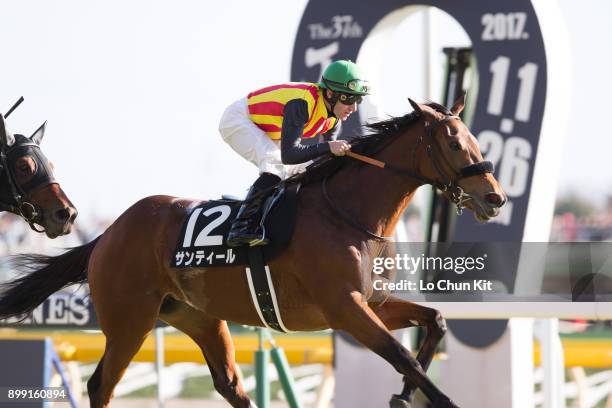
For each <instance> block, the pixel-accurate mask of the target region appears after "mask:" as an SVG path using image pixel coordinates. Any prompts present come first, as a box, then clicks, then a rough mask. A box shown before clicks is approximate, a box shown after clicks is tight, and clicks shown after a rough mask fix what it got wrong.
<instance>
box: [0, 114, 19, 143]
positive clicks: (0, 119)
mask: <svg viewBox="0 0 612 408" xmlns="http://www.w3.org/2000/svg"><path fill="white" fill-rule="evenodd" d="M13 143H15V136H13V135H12V133H11V132H9V131H8V130H6V125H5V123H4V116H3V115H2V114H0V144H1V145H2V146H7V147H8V146H12V145H13Z"/></svg>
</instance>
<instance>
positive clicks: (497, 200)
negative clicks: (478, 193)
mask: <svg viewBox="0 0 612 408" xmlns="http://www.w3.org/2000/svg"><path fill="white" fill-rule="evenodd" d="M485 200H486V201H487V203H489V204H491V205H494V206H495V207H501V206H502V205H504V204H505V202H506V200H504V197H502V195H501V194H497V193H487V194H485Z"/></svg>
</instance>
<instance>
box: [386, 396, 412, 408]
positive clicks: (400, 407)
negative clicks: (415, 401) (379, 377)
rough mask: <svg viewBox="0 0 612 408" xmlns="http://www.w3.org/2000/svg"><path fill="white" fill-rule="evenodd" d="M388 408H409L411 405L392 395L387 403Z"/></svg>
mask: <svg viewBox="0 0 612 408" xmlns="http://www.w3.org/2000/svg"><path fill="white" fill-rule="evenodd" d="M389 407H390V408H411V407H412V404H410V402H408V401H406V400H405V399H403V398H402V397H401V396H400V395H397V394H394V395H393V396H392V397H391V401H389Z"/></svg>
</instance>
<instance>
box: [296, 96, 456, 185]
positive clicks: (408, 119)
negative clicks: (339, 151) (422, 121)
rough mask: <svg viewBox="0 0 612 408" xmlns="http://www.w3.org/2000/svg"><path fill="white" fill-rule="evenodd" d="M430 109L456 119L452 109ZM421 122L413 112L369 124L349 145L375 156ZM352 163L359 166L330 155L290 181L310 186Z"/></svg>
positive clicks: (364, 126)
mask: <svg viewBox="0 0 612 408" xmlns="http://www.w3.org/2000/svg"><path fill="white" fill-rule="evenodd" d="M426 105H427V106H429V107H430V108H432V109H434V110H435V111H436V112H440V113H442V114H444V115H452V113H451V112H450V111H449V110H448V108H446V107H445V106H443V105H440V104H439V103H436V102H431V101H428V102H427V103H426ZM418 119H419V114H418V112H416V111H413V112H410V113H407V114H405V115H403V116H396V117H394V116H390V117H389V118H387V119H383V120H380V121H377V122H372V123H367V124H365V125H363V126H362V129H365V130H366V133H365V134H364V135H354V136H353V137H351V138H349V139H348V140H347V141H348V142H349V143H350V144H351V151H353V152H355V153H359V154H363V155H368V154H373V153H375V152H376V151H378V150H379V149H381V148H382V147H384V146H385V144H386V142H388V141H389V140H391V139H392V138H394V137H396V136H399V135H400V134H402V133H404V131H406V130H407V129H408V128H410V127H411V126H412V125H414V124H415V123H416V122H417V121H418ZM351 163H355V160H352V159H351V158H350V157H346V156H333V155H329V156H327V155H326V156H323V157H321V158H319V159H316V160H315V161H314V162H313V163H312V164H311V165H310V166H308V167H307V168H306V171H305V172H303V173H299V174H296V175H294V176H292V177H290V178H288V179H287V180H286V181H288V182H293V181H296V182H301V183H302V184H308V183H310V182H314V181H317V180H320V179H322V178H324V177H327V176H331V175H332V174H334V173H336V172H337V171H339V170H340V169H341V168H343V167H346V166H347V165H349V164H351ZM360 164H362V163H360Z"/></svg>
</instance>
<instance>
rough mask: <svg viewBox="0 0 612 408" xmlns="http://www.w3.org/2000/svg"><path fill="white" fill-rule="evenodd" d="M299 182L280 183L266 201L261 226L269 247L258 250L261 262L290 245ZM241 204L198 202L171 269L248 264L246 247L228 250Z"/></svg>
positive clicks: (222, 200)
mask: <svg viewBox="0 0 612 408" xmlns="http://www.w3.org/2000/svg"><path fill="white" fill-rule="evenodd" d="M300 186H301V184H300V183H291V184H289V185H285V184H284V183H281V184H279V186H277V188H276V189H275V190H273V191H272V192H271V195H270V196H269V197H268V198H267V199H266V201H265V204H264V205H263V210H262V220H261V226H262V230H263V231H264V233H265V236H266V237H268V238H269V239H270V244H268V245H265V246H262V247H259V248H261V253H262V257H263V261H264V262H266V263H267V262H269V261H271V260H272V259H274V258H275V257H276V256H278V255H279V254H280V253H281V252H282V251H283V250H284V249H285V248H286V247H287V245H288V244H289V241H290V240H291V236H292V235H293V229H294V227H295V218H296V214H297V194H298V191H299V189H300ZM241 204H242V201H240V200H236V199H232V198H227V197H225V198H223V199H221V200H213V201H206V202H201V203H199V204H198V205H196V206H195V207H193V208H192V209H191V212H190V214H189V216H188V217H187V219H186V220H185V223H184V225H183V227H182V229H181V233H180V235H179V239H178V242H177V244H176V249H175V251H174V254H173V256H172V259H171V264H170V266H171V267H174V268H204V267H224V266H240V265H248V264H249V247H248V246H244V247H233V248H231V247H228V246H227V245H226V241H227V235H228V233H229V230H230V227H231V223H232V221H233V220H234V218H235V217H236V214H237V213H238V209H239V208H240V205H241Z"/></svg>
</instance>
